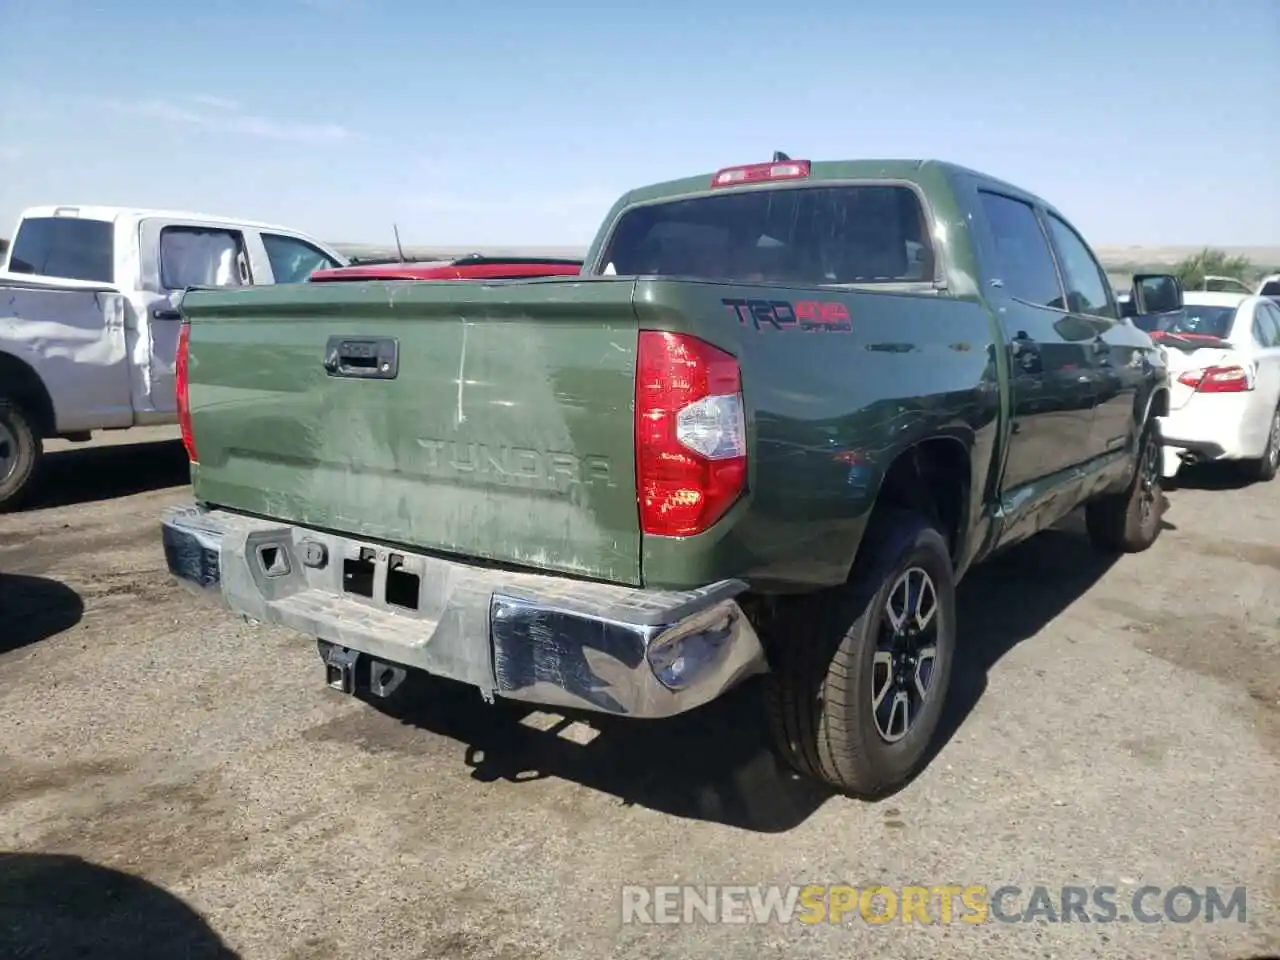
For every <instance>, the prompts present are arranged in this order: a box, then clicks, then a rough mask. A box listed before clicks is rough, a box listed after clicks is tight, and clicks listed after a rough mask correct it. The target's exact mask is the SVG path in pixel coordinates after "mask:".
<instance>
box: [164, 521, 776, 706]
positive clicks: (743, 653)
mask: <svg viewBox="0 0 1280 960" xmlns="http://www.w3.org/2000/svg"><path fill="white" fill-rule="evenodd" d="M161 528H162V531H163V533H162V535H163V542H164V551H165V558H166V561H167V563H168V567H169V571H170V573H172V574H173V575H174V577H176V578H177V579H178V580H179V581H181V582H182V583H184V584H186V585H188V586H190V587H192V588H193V589H195V590H196V591H197V592H200V593H202V594H205V595H207V596H209V597H210V598H211V599H213V600H215V601H216V602H218V603H220V604H222V605H224V606H226V607H227V608H229V609H230V610H232V611H234V612H236V613H239V614H242V615H244V616H246V617H249V618H252V619H254V620H258V621H261V622H264V623H271V624H277V625H280V626H283V627H287V628H291V629H294V630H297V631H299V632H301V633H304V634H307V635H309V636H312V637H316V638H317V639H319V640H321V641H325V643H322V649H325V650H330V651H334V650H336V651H340V652H343V651H346V652H349V653H346V652H344V653H341V656H335V655H333V654H326V662H331V663H332V662H336V661H337V660H342V661H343V663H344V664H347V665H346V666H343V667H342V668H341V669H344V670H347V669H349V670H350V671H353V672H355V671H359V670H361V657H363V658H364V661H365V662H366V663H367V664H368V667H367V669H368V670H369V671H374V672H376V671H377V670H378V669H380V668H381V667H382V666H385V665H388V664H390V665H396V666H402V667H413V668H416V669H420V670H425V671H427V672H428V673H432V674H435V675H437V676H444V677H449V678H451V679H454V680H458V681H461V682H463V683H469V684H471V685H473V686H476V687H478V688H479V689H480V691H481V693H482V694H484V695H485V696H486V697H492V696H495V695H496V696H500V697H505V698H508V699H512V700H522V701H527V702H532V703H540V704H546V705H548V706H560V707H570V708H578V709H586V710H595V711H600V712H604V713H611V714H620V715H626V716H634V717H665V716H671V715H673V714H677V713H682V712H684V711H686V710H691V709H693V708H695V707H698V706H701V705H703V704H705V703H707V702H709V701H710V700H713V699H715V698H716V697H718V696H720V695H721V694H722V693H724V692H726V691H727V690H729V689H730V688H732V687H733V686H736V685H737V684H738V683H739V682H740V681H741V680H743V679H745V678H746V677H748V676H751V675H752V674H756V673H762V672H764V671H765V670H766V669H767V667H766V664H765V658H764V654H763V650H762V648H761V644H760V640H759V638H758V636H757V634H756V631H755V630H754V628H753V627H752V625H751V624H750V623H749V622H748V620H747V618H746V616H745V615H744V614H743V612H742V608H741V607H740V606H739V604H738V602H737V599H736V598H737V597H738V596H739V595H740V594H741V593H742V592H743V591H744V590H745V589H746V585H745V584H743V583H742V582H741V581H736V580H727V581H722V582H720V583H715V584H711V585H709V586H707V587H704V588H702V589H699V590H689V591H658V590H642V589H639V588H632V587H625V586H617V585H613V584H601V583H595V582H590V581H580V580H573V579H570V578H567V577H555V576H546V575H542V574H533V573H523V572H512V571H504V570H496V569H492V568H488V567H479V566H472V565H469V564H465V563H460V562H458V561H454V560H446V559H442V558H440V557H435V556H426V555H422V554H416V553H411V552H407V551H404V550H400V549H397V548H394V547H388V546H386V545H385V544H373V543H367V542H362V541H359V540H356V539H352V538H348V537H343V536H338V535H334V534H328V533H321V532H317V531H313V530H310V529H306V528H302V527H297V526H293V525H290V524H284V523H278V522H276V521H271V520H259V519H256V518H252V517H245V516H241V515H239V514H234V513H230V512H227V511H221V510H210V509H206V508H203V507H199V506H183V507H175V508H171V509H169V510H168V511H166V512H165V514H164V515H163V517H162V519H161ZM335 685H336V684H335Z"/></svg>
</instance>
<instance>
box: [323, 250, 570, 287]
mask: <svg viewBox="0 0 1280 960" xmlns="http://www.w3.org/2000/svg"><path fill="white" fill-rule="evenodd" d="M581 271H582V261H581V260H573V259H569V258H563V259H562V258H558V257H484V256H480V255H479V254H473V255H471V256H466V257H460V258H459V259H457V260H427V261H417V262H413V261H408V262H406V261H402V260H392V261H390V262H388V263H357V264H353V265H352V266H349V267H333V268H332V269H329V270H317V271H315V272H314V273H313V274H311V277H310V278H309V279H310V282H312V283H321V282H325V283H327V282H332V281H336V280H522V279H527V278H529V277H573V276H577V275H578V274H579V273H580V272H581Z"/></svg>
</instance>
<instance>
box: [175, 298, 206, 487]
mask: <svg viewBox="0 0 1280 960" xmlns="http://www.w3.org/2000/svg"><path fill="white" fill-rule="evenodd" d="M190 338H191V324H189V323H184V324H183V325H182V326H181V327H180V328H179V329H178V356H177V362H176V363H175V364H174V386H175V387H176V388H177V393H178V429H179V430H181V431H182V445H183V446H184V447H186V449H187V459H188V460H190V461H191V462H192V463H198V462H199V461H200V458H199V457H198V456H196V441H195V437H194V436H193V435H192V433H191V401H190V400H189V399H188V397H187V391H188V388H189V377H188V373H187V367H188V361H187V355H188V353H189V352H190V349H191V346H190Z"/></svg>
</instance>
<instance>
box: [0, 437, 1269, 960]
mask: <svg viewBox="0 0 1280 960" xmlns="http://www.w3.org/2000/svg"><path fill="white" fill-rule="evenodd" d="M121 439H122V440H132V439H134V438H131V437H126V438H121ZM185 472H186V467H185V462H184V460H183V457H182V452H181V449H180V447H179V446H178V445H177V444H175V443H172V442H168V443H162V444H152V445H148V446H120V445H116V446H110V447H103V446H101V445H98V444H95V446H94V447H93V448H76V449H73V450H71V451H70V452H63V453H58V454H56V455H54V456H53V457H51V459H50V484H49V491H48V495H47V496H46V497H45V501H44V503H43V504H41V505H38V507H37V508H36V509H33V510H31V511H29V512H26V513H23V514H20V515H13V516H8V517H0V571H3V576H0V731H3V736H0V851H6V852H5V853H0V955H4V956H15V955H16V956H30V957H42V958H43V957H59V956H103V957H129V958H139V960H141V958H146V957H165V958H168V957H180V956H185V957H192V958H196V957H213V956H218V957H230V956H237V955H238V956H242V957H245V958H285V957H290V958H330V957H353V958H373V957H377V958H380V960H381V958H409V957H413V958H418V957H422V958H445V957H449V958H455V957H456V958H463V957H465V958H503V960H515V958H521V960H524V958H530V960H536V958H542V957H548V958H549V957H569V958H574V957H583V958H593V960H598V958H600V957H605V956H618V957H632V958H660V957H661V958H675V957H716V958H737V957H741V958H757V957H769V956H783V955H784V952H785V955H786V956H788V957H806V956H812V957H823V958H830V957H858V956H871V955H876V956H884V957H939V956H947V957H983V958H989V957H997V956H1011V957H1013V956H1016V957H1078V956H1079V957H1094V956H1096V957H1123V956H1129V957H1150V958H1172V957H1183V958H1192V957H1214V958H1234V960H1239V958H1244V957H1253V956H1261V955H1265V954H1268V953H1270V954H1275V953H1277V952H1278V951H1280V816H1278V814H1280V763H1278V754H1280V482H1277V483H1274V484H1270V485H1267V486H1265V487H1264V486H1255V487H1246V488H1243V489H1231V484H1230V483H1228V482H1227V478H1226V477H1225V476H1224V475H1222V474H1220V473H1211V474H1202V475H1201V476H1199V477H1198V478H1191V479H1190V481H1189V482H1187V483H1186V484H1185V485H1184V486H1183V488H1182V489H1179V490H1176V491H1174V492H1173V493H1171V494H1170V503H1171V506H1170V510H1169V513H1168V515H1167V520H1168V524H1169V527H1168V528H1167V529H1166V530H1165V532H1164V534H1163V535H1162V537H1161V540H1160V541H1159V543H1158V544H1157V545H1156V547H1155V548H1153V549H1152V550H1151V551H1150V552H1148V553H1146V554H1143V555H1141V556H1137V557H1128V558H1125V559H1123V560H1121V561H1120V562H1118V563H1116V564H1115V565H1114V566H1110V567H1109V566H1108V565H1107V564H1106V563H1103V562H1100V561H1099V559H1098V558H1097V557H1096V556H1094V555H1093V554H1092V553H1091V552H1090V550H1089V549H1088V547H1087V545H1086V544H1085V543H1084V542H1083V541H1082V539H1081V537H1080V536H1079V534H1078V532H1075V531H1072V530H1065V531H1063V532H1058V531H1053V532H1050V533H1048V534H1045V535H1043V536H1042V537H1040V538H1037V539H1036V540H1035V541H1033V542H1032V543H1029V544H1027V545H1025V546H1024V547H1022V548H1019V549H1017V550H1016V551H1014V552H1012V553H1011V554H1009V555H1008V556H1007V557H1005V558H1002V559H1001V560H999V561H995V562H993V563H992V564H990V565H989V566H987V567H985V568H981V569H979V570H977V571H975V572H974V573H973V574H972V575H971V578H970V579H969V580H967V581H966V583H965V584H964V585H963V586H962V588H961V603H962V612H961V624H962V637H963V638H964V642H965V643H966V644H967V655H966V658H965V661H964V669H963V672H962V674H961V675H960V677H959V678H958V680H957V684H956V687H957V689H956V697H955V704H954V710H953V717H952V719H951V720H950V721H949V724H948V731H949V739H948V740H947V742H946V743H945V745H944V746H943V748H942V750H941V752H940V754H939V756H938V757H937V758H936V759H935V760H934V762H933V763H932V764H931V765H930V767H929V768H928V769H927V770H926V771H925V772H924V774H923V775H922V776H921V777H920V778H919V779H918V780H917V781H916V782H915V783H914V784H912V785H911V786H910V787H908V788H907V789H906V790H904V791H903V792H901V793H899V794H898V795H897V796H895V797H893V798H892V799H890V800H888V801H885V802H882V803H879V804H867V803H859V802H854V801H850V800H847V799H841V798H829V797H827V796H824V795H823V794H821V793H819V792H817V791H814V790H813V789H811V788H809V787H807V786H806V785H805V784H803V783H799V782H797V781H795V780H793V779H791V778H788V777H786V776H784V775H782V774H781V773H780V772H779V771H778V770H777V768H776V767H775V765H774V763H773V761H772V759H771V757H770V755H769V753H768V752H767V750H766V749H765V747H764V742H763V739H762V735H761V727H760V723H759V720H758V714H757V711H756V696H757V694H758V691H757V690H756V689H754V688H752V687H748V688H745V689H743V690H742V691H740V693H739V694H737V695H735V696H732V697H730V698H728V699H726V700H725V701H724V702H723V703H719V704H716V705H713V706H712V707H710V708H708V709H706V710H704V711H701V712H699V713H696V714H693V715H690V716H686V717H683V718H677V719H675V720H672V721H669V722H663V723H651V724H643V725H642V724H634V725H628V724H617V723H601V724H598V725H597V727H596V728H595V730H598V734H599V735H598V736H595V737H594V739H592V738H591V736H590V734H592V733H593V730H592V729H591V728H588V727H586V726H584V725H583V724H581V723H578V724H573V725H571V726H568V727H567V728H565V729H563V730H561V729H559V728H555V729H551V730H546V729H538V727H544V726H545V724H541V723H533V720H535V719H537V718H538V717H539V715H536V714H535V715H532V716H525V713H524V711H519V710H514V709H509V708H505V707H501V706H500V707H497V708H490V707H486V706H484V705H483V703H482V702H481V701H480V699H479V697H478V696H476V695H473V694H472V693H471V692H470V691H468V690H465V689H459V688H455V687H453V686H450V685H447V684H443V683H439V682H436V683H426V682H424V683H422V684H421V685H420V693H421V700H420V702H419V704H418V705H417V706H416V707H414V708H413V709H412V710H411V711H410V712H407V713H403V714H401V715H397V716H392V715H388V714H387V713H384V712H380V711H378V710H376V709H374V708H373V707H370V706H368V705H365V704H363V703H361V702H359V701H356V700H352V699H345V698H343V697H341V696H340V695H339V694H337V693H334V692H332V691H329V690H327V689H326V688H325V687H324V686H323V685H322V682H321V669H320V664H319V658H318V657H317V655H316V652H315V647H314V644H313V643H312V642H311V641H310V640H309V639H307V638H304V637H299V636H296V635H291V634H287V633H283V632H280V631H276V630H271V629H265V628H258V627H252V626H249V625H247V624H244V623H242V622H240V621H238V620H236V619H234V618H232V617H230V616H227V615H223V614H217V613H212V612H209V611H206V610H204V609H203V608H201V607H200V606H198V605H195V604H193V603H192V602H191V601H190V600H189V599H188V597H187V595H186V594H185V593H184V592H182V591H180V590H179V589H178V588H176V587H175V586H173V585H171V584H170V582H169V581H168V579H167V577H166V575H165V572H164V561H163V557H162V555H161V550H160V546H159V540H158V532H157V524H156V515H157V512H158V511H159V510H160V508H161V507H163V506H164V505H166V504H169V503H174V502H178V501H181V500H182V499H184V497H185V496H186V489H185V487H184V483H185ZM522 718H523V720H522ZM531 723H532V725H528V724H531ZM671 883H696V884H748V885H755V884H771V883H778V884H791V883H818V884H840V883H849V884H855V885H867V884H886V885H889V886H899V885H903V884H925V885H931V886H936V885H940V884H959V885H966V884H986V885H988V887H990V888H994V887H997V886H1001V885H1004V884H1011V885H1016V886H1019V887H1021V888H1022V890H1023V891H1024V893H1023V895H1021V897H1020V898H1017V897H1015V898H1013V899H1012V900H1010V901H1008V902H1006V905H1005V909H1006V911H1016V910H1020V909H1022V908H1024V907H1025V906H1026V905H1027V900H1028V897H1029V894H1030V891H1031V889H1032V888H1033V887H1034V886H1036V885H1045V886H1047V887H1050V888H1052V889H1053V890H1054V895H1055V897H1056V891H1057V889H1058V888H1059V887H1061V886H1062V885H1064V884H1079V885H1084V886H1092V885H1095V884H1111V885H1115V886H1117V887H1119V888H1120V895H1119V898H1118V900H1119V903H1120V907H1121V910H1120V912H1121V914H1126V913H1127V911H1126V909H1125V907H1126V905H1127V903H1128V901H1127V900H1126V896H1127V894H1128V893H1130V892H1132V890H1133V889H1135V888H1136V887H1138V886H1141V885H1143V884H1150V885H1154V886H1158V887H1161V888H1163V889H1168V888H1171V887H1174V886H1177V885H1179V884H1186V885H1189V886H1191V887H1195V888H1197V889H1199V890H1204V888H1205V887H1206V886H1210V885H1216V886H1218V887H1226V888H1233V887H1236V886H1238V885H1244V886H1246V887H1247V888H1248V892H1247V898H1248V899H1247V921H1246V922H1244V923H1241V922H1239V920H1238V919H1237V918H1232V919H1228V920H1219V922H1217V923H1205V922H1204V919H1203V916H1201V917H1200V918H1197V919H1195V920H1193V921H1192V922H1188V923H1175V922H1171V921H1163V922H1159V923H1154V924H1144V923H1136V922H1135V923H1128V924H1125V923H1119V922H1117V923H1109V924H1108V923H1096V922H1094V923H1082V922H1078V921H1075V922H1065V923H1049V922H1045V921H1043V920H1039V921H1034V922H1029V923H1000V922H989V923H986V924H982V925H976V926H975V925H969V924H965V923H954V924H951V925H943V924H936V925H923V924H920V923H911V924H903V923H902V922H899V921H895V922H891V923H886V924H883V925H871V924H868V923H866V922H864V921H863V920H861V919H851V920H849V921H847V922H846V923H844V924H842V925H832V924H822V925H817V926H804V925H801V924H793V925H789V926H779V925H776V924H773V925H740V924H738V925H735V924H721V925H712V924H708V923H705V922H700V921H699V922H696V923H693V924H690V925H672V926H641V925H623V924H622V923H621V919H620V915H621V914H620V903H621V896H620V886H621V885H622V884H671ZM1159 903H1160V898H1159V897H1158V896H1157V897H1155V898H1153V899H1152V900H1150V901H1149V902H1148V906H1149V907H1150V906H1153V905H1154V906H1156V907H1158V905H1159ZM6 941H7V942H6ZM89 946H92V947H93V948H94V949H95V950H96V951H97V952H84V951H85V948H86V947H89Z"/></svg>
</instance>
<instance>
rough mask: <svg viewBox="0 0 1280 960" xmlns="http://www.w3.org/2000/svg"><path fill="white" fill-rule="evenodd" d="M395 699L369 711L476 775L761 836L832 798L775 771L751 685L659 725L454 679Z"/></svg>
mask: <svg viewBox="0 0 1280 960" xmlns="http://www.w3.org/2000/svg"><path fill="white" fill-rule="evenodd" d="M406 686H407V687H409V689H407V690H403V693H404V695H403V696H402V697H400V698H398V699H397V701H396V703H395V704H388V703H383V702H379V701H378V700H376V699H369V700H368V702H369V703H370V705H371V706H373V707H375V708H376V709H378V710H380V711H381V712H383V713H387V714H389V715H391V716H393V717H395V718H396V719H398V720H400V721H401V722H403V723H406V724H410V725H412V726H414V727H418V728H420V729H423V730H427V731H429V732H431V733H433V734H436V735H438V736H443V737H447V738H449V739H451V740H455V741H457V742H459V743H462V744H464V745H465V748H466V752H465V763H466V764H467V766H468V767H470V768H471V776H472V777H473V778H474V779H477V780H481V781H483V782H486V783H491V782H495V781H499V780H505V781H507V782H509V783H526V782H530V781H534V780H543V779H546V778H548V777H555V778H557V779H561V780H567V781H569V782H572V783H577V784H580V785H582V786H585V787H588V788H590V789H592V790H598V791H601V792H603V793H607V794H609V795H611V796H615V797H617V798H619V799H620V800H621V801H623V803H624V804H626V805H628V806H630V805H637V806H642V807H647V808H649V809H651V810H657V811H660V812H663V813H669V814H671V815H673V816H678V817H681V818H683V819H692V820H707V821H711V822H715V823H722V824H726V825H729V826H736V827H739V828H742V829H745V830H752V831H755V832H760V833H779V832H782V831H786V830H790V829H792V828H793V827H795V826H798V825H799V824H801V823H803V822H804V821H805V820H806V819H808V817H809V816H810V815H811V814H812V813H813V812H814V811H815V810H817V809H818V807H820V806H821V805H822V804H823V803H824V802H825V801H826V800H827V799H828V798H829V797H830V796H831V793H830V791H828V790H825V789H824V788H822V787H821V786H819V785H817V784H814V783H812V782H810V781H808V780H804V779H801V778H800V777H797V776H795V775H794V774H792V773H791V772H790V771H789V770H786V769H784V767H783V766H782V765H781V763H780V762H779V761H778V759H777V757H776V755H775V754H774V753H773V751H772V750H771V749H770V748H769V745H768V741H767V739H766V737H765V730H764V728H763V725H762V717H763V712H762V705H761V702H760V689H759V683H758V680H753V681H748V682H747V683H745V684H743V685H742V686H740V687H739V688H737V689H736V690H734V691H732V692H731V693H729V694H727V695H726V696H724V697H721V698H720V699H719V700H716V701H713V702H712V703H711V704H709V705H707V706H706V707H703V708H701V709H699V710H694V711H692V712H690V713H687V714H683V715H680V716H676V717H671V718H669V719H664V720H630V719H627V718H623V717H612V716H608V715H605V714H597V713H587V712H578V711H568V710H559V709H554V710H550V709H549V710H540V709H536V708H530V707H527V706H524V705H522V704H518V703H514V702H512V701H503V700H499V701H497V703H495V704H494V705H493V706H489V705H487V704H485V703H484V702H483V701H482V700H481V699H480V697H479V696H478V695H477V694H476V692H475V691H474V690H473V689H471V688H469V687H464V686H462V685H461V684H455V683H450V682H449V681H447V680H439V679H437V678H434V677H428V676H425V675H414V676H411V677H410V679H409V681H407V684H406Z"/></svg>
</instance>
